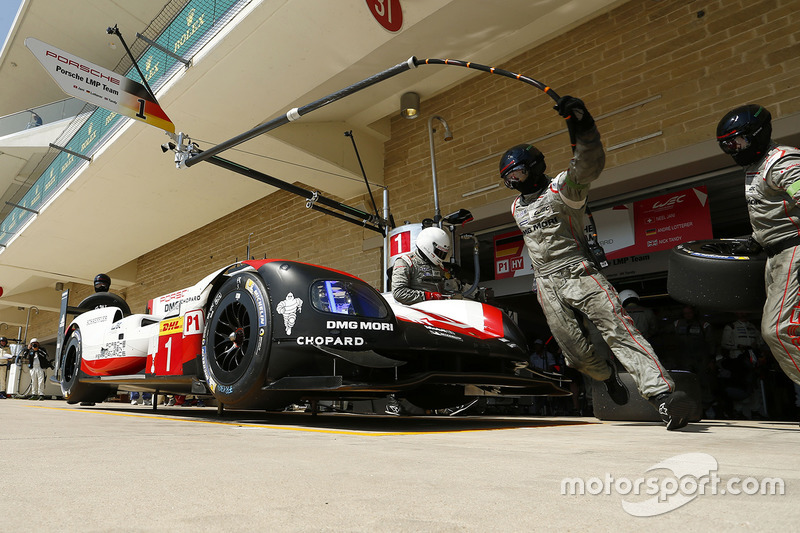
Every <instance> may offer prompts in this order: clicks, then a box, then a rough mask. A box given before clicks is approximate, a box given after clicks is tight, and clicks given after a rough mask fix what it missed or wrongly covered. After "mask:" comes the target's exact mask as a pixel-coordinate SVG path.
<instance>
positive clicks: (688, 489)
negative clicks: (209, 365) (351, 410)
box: [0, 399, 800, 532]
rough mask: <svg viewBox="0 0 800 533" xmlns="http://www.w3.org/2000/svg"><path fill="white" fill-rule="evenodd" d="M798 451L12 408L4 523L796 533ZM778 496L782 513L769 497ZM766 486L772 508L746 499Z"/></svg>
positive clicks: (755, 435)
mask: <svg viewBox="0 0 800 533" xmlns="http://www.w3.org/2000/svg"><path fill="white" fill-rule="evenodd" d="M799 441H800V427H798V426H797V425H796V424H790V423H788V422H780V423H777V422H760V421H759V422H753V421H735V422H734V421H710V422H700V423H695V424H691V425H690V426H689V427H687V428H686V429H684V430H682V431H677V432H667V431H666V430H665V429H664V427H663V426H661V425H659V424H655V423H626V422H613V423H609V422H605V423H601V422H599V421H598V420H596V419H594V418H550V417H547V418H535V417H410V418H406V417H400V418H393V417H388V416H363V415H362V416H357V415H349V414H333V413H324V414H321V415H319V416H317V417H312V416H311V415H310V414H307V413H264V412H226V413H225V415H224V416H223V417H222V418H220V417H219V416H218V415H217V413H216V410H215V409H214V408H180V407H165V406H160V407H159V409H158V411H157V412H154V411H152V409H151V408H150V407H146V406H131V405H126V404H118V403H103V404H98V405H96V406H94V407H77V406H68V405H67V404H66V403H64V402H62V401H55V400H51V401H44V402H35V401H29V400H11V399H9V400H3V401H0V445H1V446H2V448H1V449H2V454H1V455H0V457H2V458H1V459H0V472H2V474H1V475H2V476H3V480H4V482H3V485H4V490H3V496H2V498H0V521H2V523H3V530H5V531H37V532H40V531H59V532H65V531H134V530H136V531H192V530H197V531H253V530H268V531H502V530H506V531H578V530H590V531H633V530H647V531H649V532H655V531H669V532H674V531H721V530H727V531H736V530H748V531H752V530H762V531H764V530H778V528H781V529H783V530H789V529H792V528H795V527H796V524H797V523H798V521H800V506H798V504H797V502H798V495H800V454H798V453H797V449H798V442H799ZM683 454H692V455H686V456H684V457H683V458H682V459H681V460H679V461H676V462H675V463H674V464H672V463H670V462H669V460H670V458H673V457H675V456H678V455H683ZM665 461H666V462H667V467H668V468H655V469H653V467H654V466H656V465H658V464H659V463H662V462H665ZM710 462H711V463H710ZM713 463H716V465H717V467H716V468H715V469H712V470H709V468H710V466H713ZM704 469H705V470H704ZM704 475H705V478H707V479H711V476H712V475H713V476H716V477H717V478H718V479H719V480H720V481H719V482H717V484H716V487H715V488H714V491H716V494H712V487H711V485H712V484H713V483H714V482H713V479H711V481H709V482H707V483H706V484H705V485H704V486H705V494H700V490H701V489H700V484H702V479H703V477H704ZM651 478H652V479H655V481H654V482H653V481H650V480H651ZM736 478H738V479H739V482H738V483H737V482H736V481H734V480H735V479H736ZM776 478H779V479H780V481H781V484H780V486H782V487H783V494H782V495H781V494H775V492H779V491H778V489H779V488H780V486H778V485H775V484H773V485H772V487H773V490H771V491H770V490H769V487H767V486H766V485H767V484H769V483H773V482H774V481H775V480H776ZM565 479H567V480H571V481H569V482H567V483H566V485H565ZM640 479H641V480H642V481H640V482H638V483H639V494H638V495H636V494H635V492H634V491H635V488H634V487H635V484H636V483H637V480H640ZM579 480H582V482H583V485H584V487H583V489H584V490H583V492H584V493H583V494H579V493H578V492H579V489H580V482H579ZM692 480H694V481H695V483H694V485H693V483H692ZM765 480H772V481H767V482H766V483H765ZM698 482H699V483H698ZM648 483H651V485H648ZM653 483H654V485H652V484H653ZM570 484H571V485H570ZM681 485H683V486H681ZM760 485H763V486H764V488H765V489H767V490H768V492H772V494H753V495H750V494H747V493H748V492H753V489H754V488H755V489H759V491H760ZM652 486H655V487H656V488H657V489H658V493H653V494H649V493H648V487H652ZM730 489H733V492H735V491H736V490H738V491H739V492H740V493H739V494H732V493H731V490H730ZM564 491H566V492H568V494H562V493H563V492H564ZM720 491H725V492H726V494H724V495H723V494H721V493H720ZM598 492H599V493H598ZM659 496H660V497H661V501H659V500H658V498H659ZM645 500H651V501H650V502H649V503H646V502H645ZM631 504H633V505H631ZM626 509H627V510H626ZM636 514H639V515H641V514H652V515H653V516H634V515H636Z"/></svg>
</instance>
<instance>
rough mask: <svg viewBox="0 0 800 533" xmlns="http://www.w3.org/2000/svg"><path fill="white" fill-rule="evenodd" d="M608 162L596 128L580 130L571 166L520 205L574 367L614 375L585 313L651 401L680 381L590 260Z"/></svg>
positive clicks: (556, 331) (543, 293)
mask: <svg viewBox="0 0 800 533" xmlns="http://www.w3.org/2000/svg"><path fill="white" fill-rule="evenodd" d="M604 165H605V152H604V151H603V144H602V142H601V141H600V134H599V132H598V131H597V129H596V128H593V129H592V130H591V131H589V132H586V133H584V134H582V135H579V136H578V138H577V145H576V147H575V153H574V155H573V158H572V161H571V162H570V166H569V168H568V169H567V170H566V171H564V172H561V173H560V174H559V175H558V176H556V177H555V178H554V179H552V180H551V182H550V184H549V185H548V186H547V187H546V188H545V189H544V190H543V191H540V192H538V193H533V194H530V195H523V196H519V197H518V198H517V199H516V200H514V203H513V205H512V213H513V215H514V219H515V220H516V222H517V225H518V226H519V229H520V231H522V235H523V236H524V239H525V244H526V246H527V248H528V255H530V258H531V262H532V263H533V270H534V274H535V275H536V281H535V284H536V290H537V292H538V299H539V304H540V305H541V306H542V310H543V311H544V314H545V316H546V317H547V323H548V325H549V326H550V331H551V333H552V334H553V337H554V338H555V340H556V342H558V345H559V346H561V349H562V350H563V351H564V356H565V359H566V362H567V365H569V366H571V367H573V368H575V369H577V370H580V371H581V372H583V373H584V374H587V375H588V376H590V377H592V378H594V379H596V380H598V381H604V380H606V379H608V378H609V377H610V376H611V370H610V368H609V366H608V364H607V363H606V360H605V358H603V357H601V356H599V355H598V354H597V353H595V350H594V348H593V347H592V345H591V344H590V343H589V342H588V340H587V338H586V336H585V335H584V333H583V332H582V331H581V329H580V326H579V318H578V317H577V316H576V313H575V310H577V311H580V312H581V313H583V314H584V315H585V316H586V317H588V319H589V320H591V321H592V323H593V324H594V325H595V326H597V329H598V330H599V331H600V333H601V334H602V336H603V339H604V340H605V341H606V343H607V344H608V345H609V347H610V348H611V350H612V351H613V353H614V355H615V356H616V357H617V359H618V360H619V362H620V363H622V365H623V366H624V367H625V368H626V369H627V370H628V371H629V372H630V373H631V375H632V376H633V379H634V381H635V382H636V385H637V387H638V389H639V393H640V394H641V395H642V396H643V397H645V398H650V397H652V396H655V395H657V394H661V393H664V392H672V391H673V390H674V388H675V387H674V383H673V381H672V379H671V378H670V376H669V374H668V373H667V372H666V370H665V369H664V367H663V366H662V365H661V362H660V361H659V360H658V357H657V356H656V354H655V352H654V351H653V348H652V347H651V346H650V344H649V343H648V342H647V340H645V338H644V337H643V336H642V334H641V333H639V331H638V330H637V329H636V328H635V327H634V325H633V320H632V319H631V318H630V316H629V315H628V314H627V313H626V312H625V309H624V308H623V307H622V303H621V302H620V301H619V296H618V295H617V291H616V290H615V289H614V287H613V286H612V285H611V284H610V283H609V282H608V281H607V280H606V278H605V276H603V275H602V274H600V272H599V271H598V270H597V268H596V267H595V265H594V263H593V261H592V260H590V259H589V257H590V255H589V254H590V253H591V252H590V251H589V249H588V243H587V240H586V236H585V234H584V226H585V225H586V224H585V221H584V215H585V211H586V198H587V195H588V192H589V183H590V182H592V181H594V180H595V179H597V177H598V176H599V175H600V171H601V170H602V169H603V166H604Z"/></svg>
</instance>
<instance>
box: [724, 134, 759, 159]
mask: <svg viewBox="0 0 800 533" xmlns="http://www.w3.org/2000/svg"><path fill="white" fill-rule="evenodd" d="M717 142H719V146H720V148H722V151H723V152H725V153H726V154H731V155H732V154H738V153H739V152H741V151H742V150H747V149H748V148H750V145H751V144H752V142H751V141H750V139H749V138H748V137H746V136H744V135H732V136H728V137H724V138H722V139H717Z"/></svg>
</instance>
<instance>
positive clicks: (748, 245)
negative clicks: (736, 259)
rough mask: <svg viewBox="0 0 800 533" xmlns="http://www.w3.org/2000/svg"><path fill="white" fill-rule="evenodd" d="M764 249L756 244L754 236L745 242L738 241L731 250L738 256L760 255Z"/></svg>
mask: <svg viewBox="0 0 800 533" xmlns="http://www.w3.org/2000/svg"><path fill="white" fill-rule="evenodd" d="M763 249H764V248H763V247H762V246H761V245H760V244H758V243H757V242H756V240H755V239H754V238H753V236H752V235H750V236H749V237H748V238H747V239H745V240H743V241H738V242H737V243H736V244H734V245H733V247H732V248H731V252H733V253H734V254H736V255H758V254H759V253H760V252H761V250H763Z"/></svg>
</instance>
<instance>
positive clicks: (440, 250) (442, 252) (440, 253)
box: [433, 246, 448, 261]
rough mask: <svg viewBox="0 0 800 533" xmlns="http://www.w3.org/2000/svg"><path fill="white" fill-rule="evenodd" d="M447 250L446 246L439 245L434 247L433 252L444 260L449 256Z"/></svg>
mask: <svg viewBox="0 0 800 533" xmlns="http://www.w3.org/2000/svg"><path fill="white" fill-rule="evenodd" d="M447 252H448V250H447V249H445V248H440V247H439V246H434V247H433V253H434V254H435V255H436V257H438V258H439V259H441V260H442V261H444V259H445V258H446V257H447Z"/></svg>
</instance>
